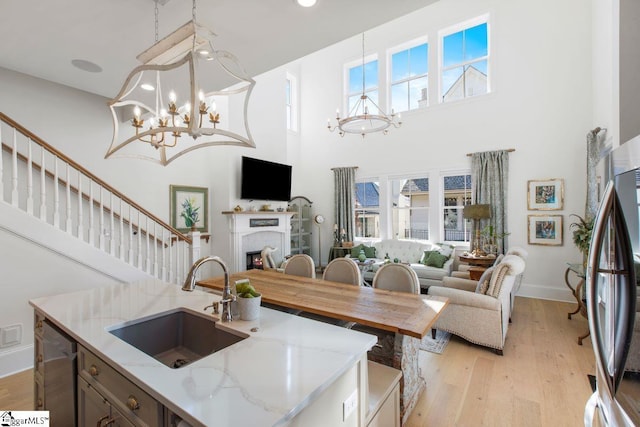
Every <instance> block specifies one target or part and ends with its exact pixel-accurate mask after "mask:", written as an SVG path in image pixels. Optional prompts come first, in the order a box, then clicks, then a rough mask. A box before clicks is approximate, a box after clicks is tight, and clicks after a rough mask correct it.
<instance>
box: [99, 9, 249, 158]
mask: <svg viewBox="0 0 640 427" xmlns="http://www.w3.org/2000/svg"><path fill="white" fill-rule="evenodd" d="M162 1H163V0H154V3H155V44H154V45H153V46H151V47H150V48H149V49H147V50H146V51H144V52H142V53H141V54H140V55H138V56H137V59H138V60H139V61H140V62H142V64H143V65H140V66H138V67H136V68H134V69H133V71H131V73H130V74H129V76H128V77H127V79H126V80H125V83H124V85H123V86H122V89H120V92H119V93H118V95H117V96H116V97H115V98H113V99H112V100H110V101H109V102H108V105H109V108H110V110H111V114H112V117H113V130H114V132H113V140H112V142H111V146H110V147H109V149H108V151H107V154H106V155H105V158H109V157H133V158H141V159H145V160H150V161H154V162H156V163H160V164H161V165H163V166H166V165H167V164H169V163H170V162H172V161H173V160H175V159H176V158H178V157H180V156H182V155H183V154H186V153H188V152H190V151H193V150H195V149H198V148H202V147H208V146H214V145H239V146H244V147H251V148H255V143H254V141H253V138H252V137H251V133H250V131H249V126H248V122H247V107H248V102H249V96H250V94H251V91H252V90H253V87H254V86H255V81H254V80H253V79H252V78H251V77H249V76H248V75H247V74H246V72H245V71H244V69H243V68H242V67H241V66H240V64H239V62H238V60H237V58H236V57H235V56H234V55H232V54H231V53H229V52H226V51H222V50H216V49H215V48H214V47H213V42H212V39H213V37H215V34H214V33H213V32H212V31H210V30H208V29H207V28H205V27H203V26H201V25H199V24H198V23H197V22H196V0H193V7H192V20H191V21H189V22H187V23H186V24H185V25H183V26H182V27H180V28H178V29H177V30H175V31H174V32H173V33H171V34H170V35H168V36H167V37H165V38H164V39H162V40H160V41H158V2H162ZM165 2H166V1H165ZM163 4H164V3H163ZM149 74H150V78H149ZM165 87H167V88H169V91H168V92H169V93H168V96H167V94H166V93H163V88H165ZM165 96H166V98H165ZM233 106H243V112H242V114H243V116H244V117H243V120H239V119H237V118H235V117H234V120H230V118H229V115H230V114H229V111H230V109H231V108H232V107H233ZM236 108H237V107H236ZM121 124H125V126H122V128H121V127H120V125H121ZM187 136H191V138H188V137H187Z"/></svg>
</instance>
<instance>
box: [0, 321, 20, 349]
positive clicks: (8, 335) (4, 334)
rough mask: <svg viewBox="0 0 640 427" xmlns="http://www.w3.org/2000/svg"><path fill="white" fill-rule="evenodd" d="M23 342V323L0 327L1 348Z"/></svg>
mask: <svg viewBox="0 0 640 427" xmlns="http://www.w3.org/2000/svg"><path fill="white" fill-rule="evenodd" d="M21 342H22V324H17V325H11V326H4V327H2V328H0V348H4V347H10V346H12V345H17V344H20V343H21Z"/></svg>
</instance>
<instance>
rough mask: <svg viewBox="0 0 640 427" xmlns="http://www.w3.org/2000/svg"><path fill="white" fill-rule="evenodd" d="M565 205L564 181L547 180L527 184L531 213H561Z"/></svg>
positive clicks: (528, 205)
mask: <svg viewBox="0 0 640 427" xmlns="http://www.w3.org/2000/svg"><path fill="white" fill-rule="evenodd" d="M563 204H564V180H563V179H555V178H553V179H546V180H539V181H538V180H530V181H528V182H527V207H528V208H529V210H530V211H545V210H546V211H559V210H562V207H563Z"/></svg>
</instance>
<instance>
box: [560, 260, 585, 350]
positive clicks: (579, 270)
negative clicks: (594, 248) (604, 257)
mask: <svg viewBox="0 0 640 427" xmlns="http://www.w3.org/2000/svg"><path fill="white" fill-rule="evenodd" d="M567 265H568V266H569V267H568V268H567V271H565V272H564V283H566V285H567V287H568V288H569V289H570V290H571V293H572V294H573V297H574V298H575V299H576V302H577V303H578V306H577V307H576V309H575V310H574V311H572V312H570V313H567V318H568V319H571V316H573V315H574V314H576V313H580V314H581V315H582V316H584V318H585V319H587V318H588V316H587V302H586V300H585V295H584V279H585V274H584V266H583V265H582V264H578V263H567ZM570 273H574V274H575V275H576V276H578V283H577V284H576V286H572V285H571V281H570V280H569V274H570ZM589 334H590V331H589V330H587V332H586V333H585V334H584V335H580V336H579V337H578V345H582V340H583V339H585V338H586V337H588V336H589Z"/></svg>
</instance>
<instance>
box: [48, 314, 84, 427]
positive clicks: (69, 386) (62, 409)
mask: <svg viewBox="0 0 640 427" xmlns="http://www.w3.org/2000/svg"><path fill="white" fill-rule="evenodd" d="M43 353H44V354H43V356H44V357H43V358H44V372H45V375H44V395H45V409H46V410H47V411H49V417H50V418H51V425H52V426H76V425H77V423H76V418H77V415H76V401H77V389H76V374H77V365H76V355H77V345H76V342H75V341H74V340H73V339H72V338H70V337H69V336H68V335H67V334H65V333H64V332H63V331H61V330H60V329H59V328H58V327H57V326H55V325H53V324H52V323H50V322H49V321H48V320H45V321H44V329H43Z"/></svg>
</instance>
